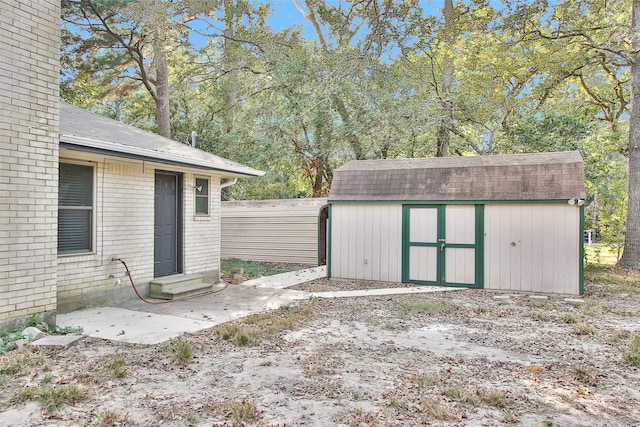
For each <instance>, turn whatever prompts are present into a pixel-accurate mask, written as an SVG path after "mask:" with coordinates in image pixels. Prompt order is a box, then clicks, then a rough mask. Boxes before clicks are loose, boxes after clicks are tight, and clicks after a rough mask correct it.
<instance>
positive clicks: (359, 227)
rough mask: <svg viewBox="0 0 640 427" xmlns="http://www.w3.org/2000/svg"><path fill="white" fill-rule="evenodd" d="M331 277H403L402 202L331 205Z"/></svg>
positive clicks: (395, 280)
mask: <svg viewBox="0 0 640 427" xmlns="http://www.w3.org/2000/svg"><path fill="white" fill-rule="evenodd" d="M331 241H332V244H331V277H334V278H345V279H362V280H378V281H390V282H400V281H401V280H402V270H401V267H402V206H401V205H391V204H389V205H378V204H375V205H367V204H358V205H333V206H332V207H331Z"/></svg>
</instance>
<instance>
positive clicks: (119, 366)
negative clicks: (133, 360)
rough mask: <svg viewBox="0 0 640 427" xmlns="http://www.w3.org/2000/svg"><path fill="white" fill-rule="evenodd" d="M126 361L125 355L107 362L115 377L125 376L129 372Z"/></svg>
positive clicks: (108, 368)
mask: <svg viewBox="0 0 640 427" xmlns="http://www.w3.org/2000/svg"><path fill="white" fill-rule="evenodd" d="M126 363H127V361H126V360H125V358H124V357H123V356H120V357H117V358H115V359H114V360H113V361H111V362H110V363H108V364H107V370H108V371H109V372H110V373H111V376H112V377H113V378H124V377H126V376H127V374H128V371H127V368H125V366H124V365H125V364H126Z"/></svg>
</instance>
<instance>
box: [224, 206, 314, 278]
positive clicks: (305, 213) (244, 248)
mask: <svg viewBox="0 0 640 427" xmlns="http://www.w3.org/2000/svg"><path fill="white" fill-rule="evenodd" d="M319 213H320V208H319V207H317V206H312V207H311V208H306V209H305V208H295V207H291V206H285V207H268V208H250V207H242V208H233V209H227V208H223V209H222V221H221V222H222V230H221V243H220V246H221V251H222V255H221V256H222V258H225V259H227V258H239V259H243V260H247V261H262V262H290V263H298V264H312V265H317V264H318V215H319Z"/></svg>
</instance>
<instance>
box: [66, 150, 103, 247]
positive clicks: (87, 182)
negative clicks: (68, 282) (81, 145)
mask: <svg viewBox="0 0 640 427" xmlns="http://www.w3.org/2000/svg"><path fill="white" fill-rule="evenodd" d="M93 176H94V171H93V166H91V165H82V164H76V163H62V162H61V163H60V167H59V181H58V254H59V255H71V254H79V253H87V252H91V251H92V250H93V201H94V195H93Z"/></svg>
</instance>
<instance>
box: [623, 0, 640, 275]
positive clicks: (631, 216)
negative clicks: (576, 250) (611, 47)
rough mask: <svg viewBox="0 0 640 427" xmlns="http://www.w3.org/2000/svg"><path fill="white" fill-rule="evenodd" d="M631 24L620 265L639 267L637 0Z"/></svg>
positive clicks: (639, 31)
mask: <svg viewBox="0 0 640 427" xmlns="http://www.w3.org/2000/svg"><path fill="white" fill-rule="evenodd" d="M632 27H633V29H634V30H635V31H634V34H633V40H632V43H633V51H634V53H633V56H632V62H631V113H630V114H629V209H628V211H627V233H626V234H625V237H624V252H623V254H622V258H621V259H620V265H622V266H623V267H627V268H631V269H634V270H640V35H639V34H640V0H633V5H632Z"/></svg>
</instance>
